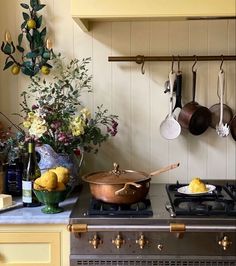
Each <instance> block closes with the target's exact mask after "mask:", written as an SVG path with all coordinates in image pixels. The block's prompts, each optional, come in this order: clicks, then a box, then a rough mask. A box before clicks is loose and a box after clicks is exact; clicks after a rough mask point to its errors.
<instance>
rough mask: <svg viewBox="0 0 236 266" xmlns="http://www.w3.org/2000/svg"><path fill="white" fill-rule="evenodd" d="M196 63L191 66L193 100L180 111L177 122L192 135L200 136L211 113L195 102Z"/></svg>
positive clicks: (207, 124)
mask: <svg viewBox="0 0 236 266" xmlns="http://www.w3.org/2000/svg"><path fill="white" fill-rule="evenodd" d="M196 62H197V61H195V63H194V64H193V66H192V74H193V88H192V89H193V98H192V101H191V102H189V103H187V104H185V105H184V107H183V108H182V109H181V112H180V114H179V117H178V122H179V123H180V125H181V126H182V127H183V128H186V129H188V130H189V132H190V133H192V134H193V135H200V134H202V133H204V132H205V131H206V130H207V128H208V127H209V125H210V123H211V112H210V110H209V109H208V108H207V107H205V106H202V105H200V104H199V103H197V102H196V101H195V94H196V79H197V72H196V70H194V66H195V64H196Z"/></svg>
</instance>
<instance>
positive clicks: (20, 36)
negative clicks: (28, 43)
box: [18, 33, 23, 45]
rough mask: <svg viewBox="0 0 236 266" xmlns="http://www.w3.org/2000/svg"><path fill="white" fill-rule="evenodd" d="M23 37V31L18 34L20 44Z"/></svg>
mask: <svg viewBox="0 0 236 266" xmlns="http://www.w3.org/2000/svg"><path fill="white" fill-rule="evenodd" d="M22 39H23V33H21V34H19V36H18V44H19V45H21V43H22Z"/></svg>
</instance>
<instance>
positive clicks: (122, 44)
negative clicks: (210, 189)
mask: <svg viewBox="0 0 236 266" xmlns="http://www.w3.org/2000/svg"><path fill="white" fill-rule="evenodd" d="M21 2H22V1H18V0H11V1H7V0H2V1H1V4H2V8H1V11H0V32H1V36H3V34H4V30H5V29H8V30H10V32H11V33H12V36H13V39H16V37H17V35H18V32H19V25H20V23H21V20H22V18H21V11H22V10H21V8H20V6H19V5H20V3H21ZM43 2H44V3H46V4H47V6H46V8H45V9H44V12H43V15H44V19H45V22H46V24H47V26H48V27H49V32H50V35H51V37H52V38H53V41H54V43H55V45H54V46H55V47H54V50H55V51H56V52H62V53H63V54H64V55H65V56H67V57H68V58H70V57H77V58H82V57H88V56H91V57H92V63H91V64H90V67H89V68H90V72H91V74H92V75H93V89H94V93H93V94H92V95H89V96H84V97H83V98H84V102H85V103H86V104H87V105H88V106H89V107H90V108H91V109H92V110H95V108H96V106H97V105H99V104H101V103H103V104H104V105H105V106H106V107H107V108H108V109H109V110H110V112H112V113H115V114H118V115H119V133H118V135H117V136H116V137H115V138H114V139H112V140H110V141H108V142H107V143H106V144H105V145H103V147H102V149H101V150H100V152H99V153H98V155H89V156H88V157H87V159H86V161H85V165H84V169H83V172H87V171H94V170H100V169H110V168H111V167H112V163H113V162H114V161H117V162H119V164H120V166H121V167H122V168H131V169H136V170H143V171H147V172H150V171H153V170H155V169H158V168H160V167H163V166H165V165H168V164H170V163H173V162H180V163H181V165H180V167H179V168H178V169H176V170H173V171H172V172H169V173H166V174H162V175H161V176H159V177H157V178H156V179H155V178H153V182H174V181H176V180H179V181H180V182H187V181H189V180H191V178H192V177H193V176H200V177H202V178H206V179H235V178H236V166H235V165H236V145H235V141H234V140H233V139H232V137H231V136H229V137H227V138H220V137H218V136H217V134H216V133H215V130H213V129H211V128H210V129H208V130H207V132H206V133H204V134H203V135H201V136H193V135H191V134H189V133H188V132H186V131H183V132H182V134H181V136H179V137H178V138H177V139H175V140H172V141H167V140H165V139H163V138H162V137H161V136H160V133H159V126H160V123H161V122H162V120H163V119H164V118H165V117H166V115H167V113H168V96H167V95H166V94H164V93H163V91H164V87H163V84H164V82H165V81H166V79H167V77H168V72H169V71H170V67H171V62H153V63H146V64H145V70H146V72H145V75H142V74H141V72H140V66H139V65H136V64H135V63H129V62H126V63H125V62H122V63H109V62H108V59H107V58H108V56H110V55H113V56H115V55H137V54H144V55H172V54H174V55H178V54H179V55H194V54H197V55H207V54H209V55H213V54H214V55H215V54H216V55H221V54H235V53H236V45H235V37H236V36H235V29H236V26H235V20H216V21H178V22H174V21H171V22H169V21H145V22H96V23H94V24H93V29H92V31H90V32H88V33H84V32H82V31H81V30H80V29H79V27H78V26H77V25H76V23H75V22H74V21H73V20H72V18H71V16H70V1H67V0H61V1H56V0H48V1H42V3H43ZM3 60H4V56H3V55H2V54H0V63H1V66H2V65H3V62H4V61H3ZM219 66H220V62H198V63H197V69H198V71H197V72H198V78H197V96H196V99H197V101H198V102H199V103H201V104H204V105H206V106H207V107H210V106H211V105H213V104H214V103H216V102H217V101H218V99H217V95H216V84H217V74H218V71H219ZM191 67H192V63H186V62H184V63H181V68H182V71H183V73H184V80H183V86H184V88H183V100H184V103H186V102H188V101H190V99H191V87H192V84H191ZM223 67H224V69H225V71H226V79H227V80H226V95H225V101H226V103H227V104H228V105H230V107H231V108H232V109H233V110H234V113H236V89H235V88H236V79H235V72H236V63H235V62H225V63H224V65H223ZM28 82H29V80H28V79H27V77H25V76H22V75H19V76H17V77H13V76H12V75H10V74H9V72H6V71H5V72H3V71H2V70H1V71H0V110H1V111H3V112H5V113H6V114H8V115H10V114H11V113H12V112H16V111H17V110H18V109H19V105H18V104H19V99H20V97H19V94H20V92H21V91H22V90H23V89H24V88H26V86H27V84H28Z"/></svg>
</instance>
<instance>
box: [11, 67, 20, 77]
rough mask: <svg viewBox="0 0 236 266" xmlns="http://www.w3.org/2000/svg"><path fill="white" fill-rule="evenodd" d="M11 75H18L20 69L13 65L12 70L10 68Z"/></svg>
mask: <svg viewBox="0 0 236 266" xmlns="http://www.w3.org/2000/svg"><path fill="white" fill-rule="evenodd" d="M11 73H12V74H13V75H18V74H19V73H20V67H19V66H18V65H14V66H13V67H12V68H11Z"/></svg>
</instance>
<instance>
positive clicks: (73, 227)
mask: <svg viewBox="0 0 236 266" xmlns="http://www.w3.org/2000/svg"><path fill="white" fill-rule="evenodd" d="M67 230H68V231H69V232H71V233H86V232H88V225H87V224H68V225H67Z"/></svg>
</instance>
